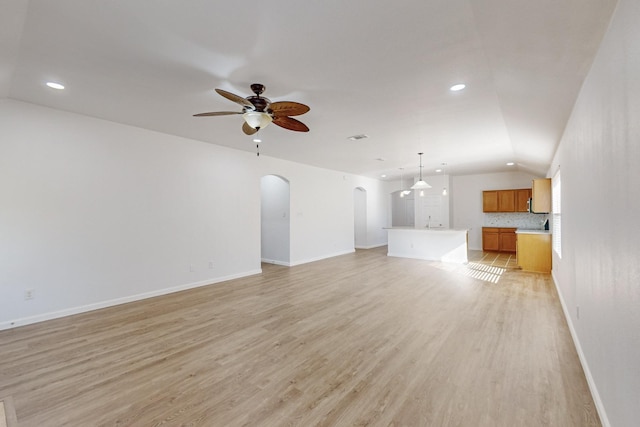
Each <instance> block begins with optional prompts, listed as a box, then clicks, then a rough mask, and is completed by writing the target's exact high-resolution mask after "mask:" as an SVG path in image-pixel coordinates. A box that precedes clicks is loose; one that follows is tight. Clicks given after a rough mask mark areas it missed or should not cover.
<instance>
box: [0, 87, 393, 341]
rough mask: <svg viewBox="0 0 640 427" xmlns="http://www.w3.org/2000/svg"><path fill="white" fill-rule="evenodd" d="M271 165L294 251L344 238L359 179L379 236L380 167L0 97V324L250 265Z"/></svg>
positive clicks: (322, 248)
mask: <svg viewBox="0 0 640 427" xmlns="http://www.w3.org/2000/svg"><path fill="white" fill-rule="evenodd" d="M268 174H275V175H280V176H284V177H287V178H288V179H289V180H290V182H291V242H290V244H291V247H290V248H291V251H290V254H291V263H292V264H296V263H302V262H307V261H312V260H316V259H322V258H326V257H329V256H333V255H338V254H343V253H348V252H351V251H353V235H354V230H353V218H354V217H353V188H355V187H356V186H362V187H363V188H366V189H367V193H368V196H369V197H368V205H369V211H370V212H372V215H371V217H370V218H368V224H369V225H368V228H369V231H370V232H371V234H370V236H369V240H370V241H371V242H381V243H384V242H385V241H386V240H384V239H385V238H386V236H384V238H383V236H381V233H380V232H379V231H378V229H379V230H380V231H381V230H382V227H383V226H384V225H385V223H386V215H385V213H386V210H385V209H386V205H385V204H384V202H382V203H381V200H383V197H382V196H381V195H380V194H377V193H378V192H381V185H380V183H379V182H378V181H376V180H371V179H367V178H364V177H357V176H353V175H345V174H343V173H340V172H336V171H330V170H325V169H320V168H314V167H310V166H306V165H301V164H296V163H292V162H286V161H282V160H278V159H273V158H269V157H268V156H264V155H261V156H260V157H256V156H255V154H253V153H248V152H242V151H238V150H232V149H228V148H224V147H221V146H216V145H213V144H207V143H202V142H198V141H193V140H189V139H184V138H179V137H175V136H171V135H165V134H161V133H157V132H151V131H147V130H144V129H139V128H134V127H130V126H125V125H120V124H116V123H112V122H108V121H103V120H98V119H94V118H90V117H85V116H81V115H77V114H71V113H66V112H62V111H57V110H52V109H48V108H43V107H38V106H35V105H31V104H26V103H21V102H16V101H11V100H6V99H5V100H0V236H1V238H0V295H1V298H0V329H3V328H7V327H11V326H13V325H20V324H26V323H31V322H33V321H39V320H45V319H48V318H53V317H58V316H61V315H66V314H71V313H74V312H80V311H84V310H88V309H93V308H98V307H102V306H106V305H110V304H114V303H120V302H125V301H129V300H134V299H138V298H142V297H147V296H152V295H158V294H162V293H166V292H169V291H173V290H177V289H182V288H188V287H192V286H199V285H203V284H207V283H213V282H216V281H221V280H225V279H228V278H232V277H238V276H243V275H248V274H254V273H257V272H259V271H260V178H261V177H262V176H264V175H268ZM230 183H232V184H233V185H230ZM239 189H240V191H239ZM380 212H382V213H380ZM210 263H212V266H213V268H211V269H210V268H209V265H210ZM27 289H33V290H34V295H35V298H34V299H33V300H29V301H25V299H24V291H25V290H27Z"/></svg>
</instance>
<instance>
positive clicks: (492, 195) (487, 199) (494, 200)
mask: <svg viewBox="0 0 640 427" xmlns="http://www.w3.org/2000/svg"><path fill="white" fill-rule="evenodd" d="M482 212H498V192H497V191H483V192H482Z"/></svg>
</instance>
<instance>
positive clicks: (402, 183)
mask: <svg viewBox="0 0 640 427" xmlns="http://www.w3.org/2000/svg"><path fill="white" fill-rule="evenodd" d="M403 170H404V168H400V197H404V196H408V195H409V194H411V190H405V189H404V176H403V175H402V171H403Z"/></svg>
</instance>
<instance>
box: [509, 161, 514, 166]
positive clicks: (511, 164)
mask: <svg viewBox="0 0 640 427" xmlns="http://www.w3.org/2000/svg"><path fill="white" fill-rule="evenodd" d="M513 165H515V163H513V162H509V163H507V166H513Z"/></svg>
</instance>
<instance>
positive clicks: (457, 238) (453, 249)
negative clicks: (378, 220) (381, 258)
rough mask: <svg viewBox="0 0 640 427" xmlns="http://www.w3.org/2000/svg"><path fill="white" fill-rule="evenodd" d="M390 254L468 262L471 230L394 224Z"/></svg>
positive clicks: (390, 241)
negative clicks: (395, 225) (468, 240)
mask: <svg viewBox="0 0 640 427" xmlns="http://www.w3.org/2000/svg"><path fill="white" fill-rule="evenodd" d="M386 230H387V232H388V250H387V256H393V257H402V258H415V259H425V260H430V261H443V262H452V263H459V264H462V263H466V262H468V258H467V230H454V229H449V228H414V227H391V228H387V229H386Z"/></svg>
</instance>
